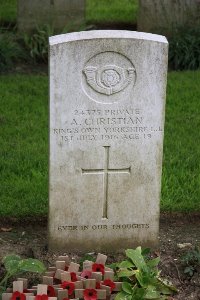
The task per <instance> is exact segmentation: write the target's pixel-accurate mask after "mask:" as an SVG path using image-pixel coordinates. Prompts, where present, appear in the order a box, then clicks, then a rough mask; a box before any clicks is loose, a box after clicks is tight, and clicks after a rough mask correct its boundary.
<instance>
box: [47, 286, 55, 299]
mask: <svg viewBox="0 0 200 300" xmlns="http://www.w3.org/2000/svg"><path fill="white" fill-rule="evenodd" d="M47 295H48V297H56V292H55V289H54V288H53V286H51V285H48V287H47Z"/></svg>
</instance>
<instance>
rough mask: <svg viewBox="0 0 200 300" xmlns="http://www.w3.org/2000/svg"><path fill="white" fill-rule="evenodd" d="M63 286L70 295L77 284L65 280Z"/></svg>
mask: <svg viewBox="0 0 200 300" xmlns="http://www.w3.org/2000/svg"><path fill="white" fill-rule="evenodd" d="M61 288H63V289H64V290H68V295H69V296H71V295H72V294H73V292H74V289H75V285H74V283H73V282H70V281H64V282H63V283H62V284H61Z"/></svg>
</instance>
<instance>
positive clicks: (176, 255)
mask: <svg viewBox="0 0 200 300" xmlns="http://www.w3.org/2000/svg"><path fill="white" fill-rule="evenodd" d="M184 243H189V245H186V246H185V247H183V248H180V246H179V245H178V244H184ZM195 245H197V246H200V213H196V214H194V213H193V214H169V213H163V214H162V215H161V220H160V247H159V248H158V249H156V250H154V251H153V252H152V255H154V256H156V255H159V256H161V263H160V269H161V270H162V273H161V274H162V276H163V277H165V278H167V279H169V280H170V281H171V282H172V283H173V284H174V285H175V286H176V287H177V288H178V290H179V293H178V294H177V295H175V296H174V298H172V299H179V300H180V299H181V300H191V299H200V267H199V270H196V272H195V273H194V275H193V276H192V277H190V276H188V275H186V274H184V268H185V265H184V264H183V262H182V260H181V257H182V256H183V255H184V254H186V253H187V252H188V251H190V250H191V249H193V248H194V246H195ZM10 253H16V254H19V255H20V256H22V257H25V258H26V257H34V258H37V259H40V260H41V261H43V262H44V263H45V264H46V265H49V266H50V265H53V263H54V262H55V260H56V258H57V256H58V255H61V254H62V255H65V254H68V255H69V256H70V257H71V259H72V260H73V261H75V262H78V261H79V260H80V258H81V257H80V256H79V255H77V253H66V251H65V249H63V252H62V251H59V252H52V251H48V246H47V219H46V218H43V217H42V218H39V217H38V218H36V219H30V218H27V219H24V218H23V219H22V220H19V219H15V218H0V260H1V259H2V257H3V256H5V255H7V254H10ZM105 254H106V253H105ZM94 255H96V254H95V253H94ZM122 258H123V255H120V254H118V255H114V254H112V255H109V256H108V262H109V263H110V262H113V261H119V260H121V259H122ZM2 273H3V266H1V268H0V277H1V276H2ZM32 280H33V278H30V281H32Z"/></svg>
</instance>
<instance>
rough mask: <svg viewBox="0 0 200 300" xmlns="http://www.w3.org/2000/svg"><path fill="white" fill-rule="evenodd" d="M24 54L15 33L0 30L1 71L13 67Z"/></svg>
mask: <svg viewBox="0 0 200 300" xmlns="http://www.w3.org/2000/svg"><path fill="white" fill-rule="evenodd" d="M22 55H23V54H22V49H21V48H20V46H19V44H18V42H17V41H16V39H15V37H14V35H13V34H11V33H3V32H0V73H2V72H5V71H8V70H9V69H11V68H12V67H13V64H14V62H16V61H17V60H19V59H20V58H21V57H22Z"/></svg>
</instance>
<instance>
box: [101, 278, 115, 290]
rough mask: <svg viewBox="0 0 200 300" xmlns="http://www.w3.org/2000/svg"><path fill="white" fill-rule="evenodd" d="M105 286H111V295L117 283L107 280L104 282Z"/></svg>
mask: <svg viewBox="0 0 200 300" xmlns="http://www.w3.org/2000/svg"><path fill="white" fill-rule="evenodd" d="M103 285H106V286H109V287H110V289H111V293H112V291H113V290H114V288H115V283H114V282H113V281H112V280H110V279H105V280H104V281H103Z"/></svg>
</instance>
